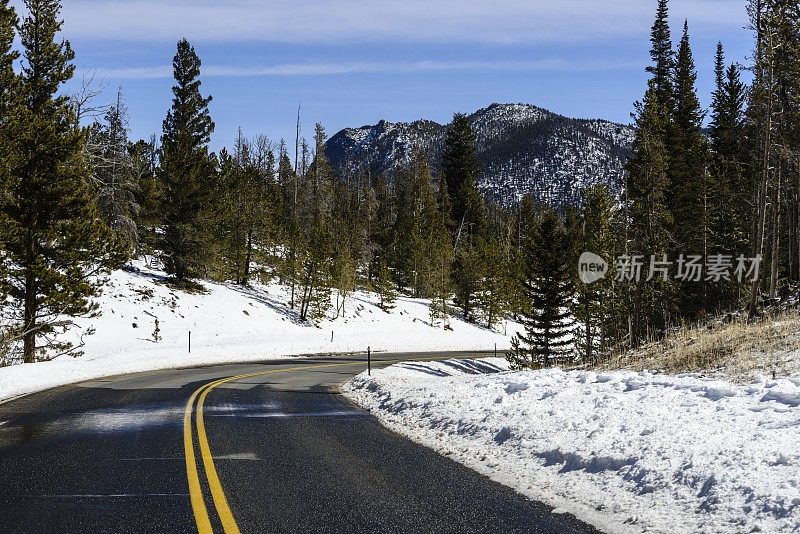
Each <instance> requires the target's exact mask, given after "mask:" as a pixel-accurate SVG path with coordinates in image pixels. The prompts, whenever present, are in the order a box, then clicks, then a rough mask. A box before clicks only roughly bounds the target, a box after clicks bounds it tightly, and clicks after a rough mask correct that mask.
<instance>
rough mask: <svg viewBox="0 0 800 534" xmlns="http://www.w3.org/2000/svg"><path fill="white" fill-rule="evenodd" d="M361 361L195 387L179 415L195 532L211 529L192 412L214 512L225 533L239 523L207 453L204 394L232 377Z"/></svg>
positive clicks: (206, 533)
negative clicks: (181, 416) (195, 445)
mask: <svg viewBox="0 0 800 534" xmlns="http://www.w3.org/2000/svg"><path fill="white" fill-rule="evenodd" d="M363 364H364V362H358V361H354V362H348V363H331V364H316V365H304V366H302V367H291V368H286V369H274V370H272V371H261V372H258V373H247V374H243V375H236V376H230V377H227V378H220V379H219V380H215V381H213V382H209V383H208V384H205V385H204V386H202V387H200V388H198V389H197V390H196V391H195V392H194V393H192V396H191V397H189V400H188V401H187V402H186V409H185V411H184V414H183V450H184V455H185V457H186V477H187V479H188V481H189V498H190V499H191V502H192V511H193V512H194V519H195V522H196V523H197V531H198V532H199V533H200V534H210V533H213V532H214V529H213V528H212V526H211V519H210V517H209V515H208V508H206V502H205V499H204V497H203V489H202V486H201V485H200V474H199V471H198V469H197V459H196V456H195V448H194V431H193V428H192V414H194V415H195V417H194V419H195V425H194V426H196V427H197V444H198V446H199V448H200V457H201V458H202V460H203V469H204V470H205V476H206V480H207V481H208V489H209V492H210V493H211V498H212V500H213V501H214V508H215V509H216V511H217V516H218V517H219V520H220V523H222V528H223V530H224V531H225V534H238V533H239V526H238V525H237V524H236V518H234V517H233V513H232V512H231V508H230V506H229V505H228V499H227V498H226V497H225V492H224V491H223V490H222V484H221V483H220V481H219V475H218V474H217V468H216V466H215V465H214V457H213V456H212V455H211V447H210V446H209V444H208V436H207V435H206V425H205V421H204V420H203V406H204V405H205V401H206V397H208V394H209V393H211V391H213V390H214V389H215V388H216V387H218V386H221V385H222V384H227V383H228V382H234V381H236V380H243V379H246V378H254V377H259V376H266V375H273V374H278V373H289V372H294V371H305V370H310V369H321V368H324V367H347V366H352V365H363Z"/></svg>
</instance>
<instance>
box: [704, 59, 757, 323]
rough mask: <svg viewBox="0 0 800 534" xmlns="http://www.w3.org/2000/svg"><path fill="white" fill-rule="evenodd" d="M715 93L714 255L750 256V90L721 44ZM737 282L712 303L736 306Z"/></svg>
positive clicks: (717, 291) (718, 293)
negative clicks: (747, 149) (747, 121)
mask: <svg viewBox="0 0 800 534" xmlns="http://www.w3.org/2000/svg"><path fill="white" fill-rule="evenodd" d="M714 72H715V79H716V89H715V90H714V93H713V95H712V101H711V121H710V124H709V137H710V140H711V150H712V155H711V156H710V175H711V181H712V186H713V189H712V190H713V193H714V194H713V201H712V203H711V205H712V206H713V217H712V222H713V235H714V238H713V243H712V246H711V247H710V249H711V251H712V252H714V253H716V254H729V255H730V254H732V255H734V256H737V257H738V255H740V254H745V255H747V254H749V242H750V241H749V240H750V233H751V228H752V224H753V216H752V214H753V205H752V194H753V187H752V183H751V182H750V177H749V175H748V173H747V172H746V171H745V165H746V160H745V139H746V136H747V131H746V127H745V121H744V118H745V102H746V98H747V90H746V88H745V85H744V83H742V81H741V77H740V74H739V68H738V67H737V66H736V65H735V64H731V65H730V66H729V67H728V68H727V70H726V68H725V53H724V49H723V47H722V43H719V44H718V46H717V55H716V61H715V68H714ZM739 289H740V288H739V285H738V284H737V283H736V282H735V281H734V282H732V283H730V284H723V285H722V286H721V287H717V288H715V291H714V295H713V297H714V300H715V302H716V303H717V304H718V305H720V306H723V307H724V306H729V305H732V304H733V303H734V302H735V300H736V299H737V298H738V297H739Z"/></svg>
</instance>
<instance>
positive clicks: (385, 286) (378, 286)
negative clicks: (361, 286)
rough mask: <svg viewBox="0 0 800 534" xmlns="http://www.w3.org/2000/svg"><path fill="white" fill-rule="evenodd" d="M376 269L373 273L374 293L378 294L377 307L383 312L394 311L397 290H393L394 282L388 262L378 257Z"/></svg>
mask: <svg viewBox="0 0 800 534" xmlns="http://www.w3.org/2000/svg"><path fill="white" fill-rule="evenodd" d="M377 263H378V267H377V269H376V272H375V284H374V287H375V292H376V293H377V294H378V298H379V304H378V306H379V307H380V309H382V310H383V311H385V312H389V311H391V310H393V309H394V303H395V300H397V290H396V289H395V285H394V280H393V279H392V272H391V270H390V269H389V262H388V261H386V259H385V258H383V257H380V258H378V260H377Z"/></svg>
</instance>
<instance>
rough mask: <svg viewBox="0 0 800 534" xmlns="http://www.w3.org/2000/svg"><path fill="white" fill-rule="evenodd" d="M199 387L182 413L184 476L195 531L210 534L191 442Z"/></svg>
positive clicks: (209, 524) (209, 522)
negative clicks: (186, 482)
mask: <svg viewBox="0 0 800 534" xmlns="http://www.w3.org/2000/svg"><path fill="white" fill-rule="evenodd" d="M200 389H202V388H200ZM200 389H198V390H197V391H195V392H194V393H192V396H191V397H189V401H188V402H187V403H186V410H185V411H184V413H183V452H184V456H185V457H186V478H187V479H188V480H189V496H190V499H191V501H192V512H194V520H195V523H197V532H199V533H200V534H212V533H213V532H214V530H213V529H212V528H211V520H210V519H209V517H208V510H207V509H206V503H205V501H204V500H203V490H202V488H201V487H200V477H199V475H198V473H197V462H196V460H195V457H194V444H193V443H192V409H193V404H194V400H195V399H196V398H197V394H198V393H199V392H200Z"/></svg>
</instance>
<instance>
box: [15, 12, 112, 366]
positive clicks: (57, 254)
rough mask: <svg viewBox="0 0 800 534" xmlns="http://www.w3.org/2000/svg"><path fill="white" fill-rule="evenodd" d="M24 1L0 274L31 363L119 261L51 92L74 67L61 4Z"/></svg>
mask: <svg viewBox="0 0 800 534" xmlns="http://www.w3.org/2000/svg"><path fill="white" fill-rule="evenodd" d="M25 6H26V8H27V11H28V14H27V16H26V17H25V18H24V20H23V21H22V24H21V25H20V26H19V36H20V41H21V44H22V49H23V51H24V54H23V55H24V62H23V66H22V73H21V75H20V80H19V86H18V89H16V90H19V91H20V96H21V99H20V103H19V105H17V106H14V107H13V108H12V110H11V112H10V113H9V115H8V116H7V117H6V119H7V120H8V121H9V127H10V128H11V131H12V132H13V134H14V145H15V150H13V153H14V154H15V157H14V158H12V160H11V165H10V168H9V169H8V171H9V184H8V188H7V193H6V194H5V195H4V196H3V197H2V198H1V199H0V218H2V227H3V234H4V239H3V248H4V250H3V252H2V253H0V262H2V263H3V264H4V267H5V268H6V272H7V276H6V277H4V278H3V279H2V282H0V283H2V291H3V293H4V294H8V295H9V296H10V297H11V299H12V300H13V302H14V306H15V308H16V309H17V310H18V312H19V314H18V318H19V320H20V322H21V325H22V332H23V359H24V361H25V362H33V361H35V360H36V359H37V357H41V356H42V355H43V352H44V351H46V350H47V349H53V350H55V351H59V352H66V351H70V350H71V349H72V348H73V347H72V346H70V345H69V344H68V343H63V342H58V341H54V340H53V336H54V335H56V334H58V333H59V332H60V331H63V330H64V329H66V328H67V327H68V326H69V325H70V324H71V319H70V318H71V317H75V316H84V315H91V314H93V313H95V312H96V311H97V307H96V305H95V304H93V303H92V302H91V298H92V297H93V296H94V295H95V294H96V292H97V290H98V287H99V286H100V282H98V279H97V278H96V275H98V274H101V273H103V272H105V271H107V270H109V269H111V268H114V267H117V266H118V265H120V264H121V263H122V262H123V261H124V259H125V251H124V249H123V247H121V246H120V244H119V242H118V241H117V240H116V239H115V238H114V236H113V234H112V232H111V230H110V229H109V228H108V227H107V226H106V225H105V224H104V223H103V222H102V221H101V219H100V217H99V212H98V209H97V205H96V203H95V200H94V197H93V195H92V190H91V185H90V168H89V166H88V164H87V162H86V160H85V145H86V136H85V133H84V131H83V130H82V129H81V128H80V126H79V125H78V121H77V117H76V116H75V113H74V111H73V108H72V106H71V105H70V103H69V100H68V98H67V97H66V96H63V95H61V94H59V90H60V88H61V87H62V86H63V84H64V83H66V82H67V81H69V80H70V78H72V75H73V73H74V66H73V65H72V64H71V62H72V60H73V59H74V53H73V51H72V47H71V46H70V44H69V42H67V41H58V40H57V34H58V33H59V31H60V30H61V22H60V20H59V12H60V9H61V6H60V4H59V2H58V1H56V0H26V1H25ZM5 17H6V20H8V18H7V17H8V15H7V14H6V15H5ZM0 33H1V32H0ZM42 339H44V340H45V341H44V345H40V344H39V340H42Z"/></svg>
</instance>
